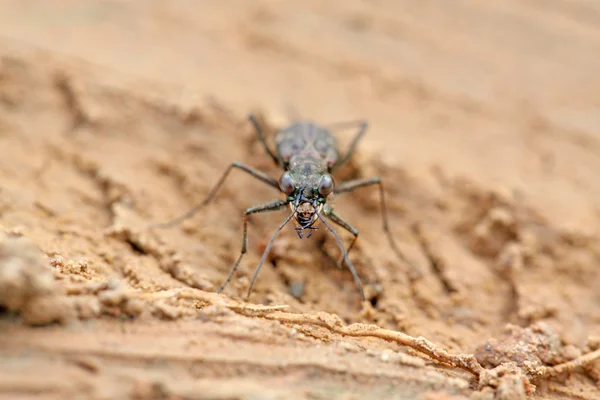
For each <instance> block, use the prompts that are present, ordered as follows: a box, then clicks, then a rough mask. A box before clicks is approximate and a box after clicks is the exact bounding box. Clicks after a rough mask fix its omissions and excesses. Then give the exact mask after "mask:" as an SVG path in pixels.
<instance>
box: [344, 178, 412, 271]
mask: <svg viewBox="0 0 600 400" xmlns="http://www.w3.org/2000/svg"><path fill="white" fill-rule="evenodd" d="M373 185H377V186H378V187H379V203H380V208H381V219H382V222H383V231H384V232H385V235H386V237H387V239H388V242H389V243H390V246H391V247H392V250H393V251H394V253H396V256H397V257H398V258H399V259H400V260H402V261H403V262H404V263H405V264H407V265H408V266H409V267H410V269H411V271H410V273H411V275H412V277H419V276H421V275H422V272H421V270H420V269H419V268H418V267H417V266H415V265H414V264H413V263H412V262H410V261H409V260H408V259H407V258H406V256H405V255H404V253H402V251H401V250H400V248H399V247H398V245H397V244H396V241H395V240H394V237H393V236H392V231H391V230H390V226H389V222H388V212H387V207H386V204H385V194H384V191H383V182H382V181H381V178H379V177H374V178H360V179H353V180H350V181H347V182H342V183H341V184H340V185H338V186H337V187H336V189H335V190H334V193H335V194H341V193H347V192H352V191H354V190H356V189H359V188H363V187H367V186H373Z"/></svg>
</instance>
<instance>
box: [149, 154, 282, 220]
mask: <svg viewBox="0 0 600 400" xmlns="http://www.w3.org/2000/svg"><path fill="white" fill-rule="evenodd" d="M233 168H237V169H240V170H242V171H244V172H246V173H248V174H250V175H252V176H253V177H255V178H256V179H258V180H259V181H261V182H263V183H266V184H267V185H269V186H271V187H273V188H275V189H277V190H279V183H278V181H277V179H275V178H273V177H272V176H269V175H267V174H266V173H264V172H262V171H259V170H257V169H256V168H253V167H250V166H248V165H245V164H242V163H240V162H237V161H235V162H232V163H231V164H230V165H229V167H227V169H226V170H225V172H224V173H223V175H221V178H220V179H219V180H218V181H217V183H216V184H215V186H213V188H212V189H211V190H210V192H209V193H208V195H207V196H206V198H205V199H204V200H203V201H202V203H200V204H198V205H196V206H194V207H192V208H190V209H189V210H188V211H186V212H185V213H184V214H183V215H180V216H179V217H177V218H174V219H172V220H170V221H168V222H164V223H162V224H152V225H150V228H168V227H171V226H174V225H177V224H179V223H180V222H182V221H184V220H186V219H188V218H191V217H192V216H194V214H196V213H197V212H198V211H200V209H202V208H203V207H204V206H206V205H207V204H208V203H210V201H211V200H212V199H213V197H215V195H216V194H217V191H218V190H219V189H220V188H221V186H222V185H223V183H224V182H225V179H227V177H228V176H229V173H230V172H231V170H232V169H233Z"/></svg>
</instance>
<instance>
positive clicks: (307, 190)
mask: <svg viewBox="0 0 600 400" xmlns="http://www.w3.org/2000/svg"><path fill="white" fill-rule="evenodd" d="M250 122H252V124H253V125H254V127H255V129H256V134H257V136H258V139H259V141H260V142H261V143H262V145H263V147H264V148H265V151H266V152H267V153H268V154H269V156H271V158H272V159H273V161H274V162H275V163H276V164H277V165H279V166H281V167H282V168H283V170H284V172H283V174H282V176H281V178H280V179H279V180H277V179H275V178H273V177H271V176H269V175H267V174H265V173H264V172H261V171H259V170H256V169H254V168H252V167H249V166H246V165H244V164H241V163H239V162H234V163H232V164H231V165H230V166H229V168H227V170H226V171H225V173H224V174H223V175H222V176H221V178H220V179H219V181H218V182H217V184H216V185H215V187H214V188H213V189H212V190H211V191H210V193H209V194H208V196H207V198H206V199H205V200H204V201H203V202H202V203H201V204H199V205H197V206H196V207H194V208H192V209H190V210H189V211H188V212H186V213H185V214H184V215H182V216H180V217H178V218H176V219H174V220H172V221H170V222H168V223H166V224H161V225H160V226H163V227H165V226H172V225H175V224H177V223H179V222H180V221H182V220H184V219H186V218H189V217H191V216H192V215H194V214H195V213H196V212H197V211H198V210H199V209H200V208H202V207H204V206H205V205H206V204H208V203H209V202H210V201H211V200H212V198H213V197H214V195H215V194H216V192H217V190H218V189H219V188H220V187H221V185H222V184H223V182H224V181H225V179H226V178H227V176H228V175H229V172H230V171H231V170H232V169H233V168H237V169H241V170H243V171H245V172H247V173H248V174H250V175H252V176H253V177H255V178H256V179H258V180H260V181H262V182H264V183H266V184H267V185H269V186H272V187H274V188H276V189H278V190H280V191H281V192H283V193H284V194H285V195H286V197H285V199H281V200H273V201H270V202H268V203H265V204H261V205H259V206H256V207H251V208H248V209H247V210H246V211H245V212H244V228H243V241H242V249H241V251H240V255H239V257H238V259H237V261H236V262H235V265H234V266H233V268H232V269H231V272H230V274H229V276H228V278H227V280H226V281H225V282H224V283H223V285H222V286H221V287H220V289H219V290H218V292H221V291H222V290H223V289H224V288H225V286H226V285H227V283H229V281H230V280H231V278H232V277H233V275H234V274H235V272H236V270H237V268H238V266H239V264H240V262H241V260H242V257H243V256H244V254H245V253H246V251H247V244H248V239H247V231H248V216H249V215H251V214H256V213H262V212H270V211H276V210H280V209H282V208H284V207H286V206H289V208H290V210H291V214H290V215H289V216H288V217H287V218H286V219H285V221H284V222H283V223H282V224H281V225H280V226H279V227H278V228H277V230H276V232H275V233H274V234H273V236H272V237H271V239H270V241H269V243H268V244H267V247H266V249H265V251H264V253H263V255H262V258H261V260H260V262H259V264H258V266H257V267H256V271H255V273H254V276H253V278H252V282H251V284H250V287H249V289H248V296H249V295H250V292H251V290H252V287H253V285H254V282H255V280H256V277H257V276H258V272H259V271H260V268H261V266H262V265H263V263H264V261H265V260H266V258H267V255H268V253H269V251H270V249H271V246H272V244H273V241H274V240H275V237H276V236H277V235H278V233H279V232H280V231H281V229H283V227H284V226H285V225H286V224H287V223H288V222H289V221H290V220H292V218H294V223H295V225H296V231H297V233H298V236H299V237H300V238H302V237H304V235H303V231H304V230H308V234H307V235H306V236H305V237H307V238H308V237H310V235H311V233H312V230H314V229H317V227H318V225H319V223H320V222H321V223H323V225H324V226H325V227H326V229H327V230H328V231H329V232H331V233H332V235H333V236H334V238H335V240H336V242H337V243H338V246H339V247H340V250H341V252H342V256H341V258H340V260H339V261H338V265H340V266H341V265H342V264H343V263H344V261H345V263H346V264H347V266H348V269H349V270H350V271H351V272H352V275H353V277H354V280H355V282H356V284H357V286H358V288H359V290H360V294H361V297H362V299H363V300H364V299H365V297H364V292H363V288H362V283H361V281H360V278H359V276H358V274H357V273H356V270H355V268H354V265H353V264H352V262H351V261H350V259H349V258H348V252H349V251H350V249H351V248H352V247H353V245H354V243H355V241H356V239H357V238H358V230H356V229H355V228H354V227H352V225H350V224H349V223H348V222H346V221H345V220H344V219H342V218H341V217H340V216H339V215H338V214H337V213H336V212H335V210H334V209H333V208H332V207H330V206H329V205H328V204H327V197H328V195H329V194H331V193H335V194H341V193H345V192H351V191H353V190H355V189H358V188H361V187H366V186H372V185H378V186H379V193H380V203H381V208H382V219H383V229H384V231H385V233H386V235H387V238H388V241H389V242H390V245H391V246H392V248H393V250H394V251H395V253H396V254H397V256H398V257H399V258H400V259H401V260H402V261H403V262H404V263H406V264H407V265H408V266H409V267H410V268H411V269H412V272H413V273H417V274H419V270H418V269H417V268H416V267H414V266H413V264H411V263H410V262H408V260H407V259H406V258H405V257H404V255H403V254H402V253H401V252H400V249H399V248H398V246H397V245H396V243H395V241H394V239H393V237H392V235H391V231H390V230H389V226H388V221H387V210H386V206H385V200H384V191H383V184H382V183H381V180H380V179H379V178H367V179H355V180H351V181H347V182H343V183H341V184H340V185H337V186H336V185H334V182H333V178H332V177H331V175H330V174H331V173H332V172H333V171H334V170H335V169H336V168H337V167H338V166H340V165H342V164H343V163H344V162H346V161H347V160H348V159H349V158H350V156H351V155H352V153H353V152H354V149H355V148H356V145H357V143H358V142H359V140H360V138H361V137H362V135H363V134H364V132H365V131H366V128H367V123H366V122H365V121H361V122H352V123H347V124H346V125H353V126H357V125H358V126H359V131H358V132H357V134H356V135H355V137H354V139H353V140H352V142H351V144H350V147H349V149H348V151H347V152H346V153H345V154H344V155H343V156H341V154H340V152H339V150H338V149H339V148H338V143H337V140H336V138H335V137H334V136H333V134H332V133H331V131H330V130H328V129H326V128H324V127H322V126H319V125H316V124H314V123H312V122H295V123H292V124H291V125H289V126H288V127H286V128H284V129H281V130H280V131H278V132H277V134H276V135H275V151H272V150H271V148H270V147H269V145H268V144H267V141H266V139H265V137H264V133H263V131H262V129H261V127H260V125H259V124H258V121H257V120H256V119H255V117H254V116H252V115H251V116H250ZM324 217H325V218H326V219H328V220H330V221H331V222H333V223H335V224H336V225H338V226H341V227H342V228H344V229H345V230H347V231H349V232H350V233H352V234H353V235H354V239H353V241H352V243H351V244H350V246H349V247H348V250H346V249H345V247H344V245H343V243H342V241H341V239H340V237H339V235H338V234H337V233H336V232H335V231H334V230H333V229H332V227H331V226H330V225H329V223H328V222H327V221H326V219H325V218H324Z"/></svg>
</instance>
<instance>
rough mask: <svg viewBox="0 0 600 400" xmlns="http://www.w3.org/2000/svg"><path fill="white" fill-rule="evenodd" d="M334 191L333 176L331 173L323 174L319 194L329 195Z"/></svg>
mask: <svg viewBox="0 0 600 400" xmlns="http://www.w3.org/2000/svg"><path fill="white" fill-rule="evenodd" d="M331 192H333V178H332V177H331V175H329V174H325V175H323V177H322V178H321V182H320V183H319V194H320V195H321V196H323V197H327V196H329V195H330V194H331Z"/></svg>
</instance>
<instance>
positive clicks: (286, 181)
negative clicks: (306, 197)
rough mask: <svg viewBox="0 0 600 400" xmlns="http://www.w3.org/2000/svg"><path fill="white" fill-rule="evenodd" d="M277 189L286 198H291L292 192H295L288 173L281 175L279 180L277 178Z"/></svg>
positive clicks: (292, 181)
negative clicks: (285, 195)
mask: <svg viewBox="0 0 600 400" xmlns="http://www.w3.org/2000/svg"><path fill="white" fill-rule="evenodd" d="M279 189H281V191H282V192H283V193H285V194H287V195H288V196H291V195H292V194H293V193H294V190H296V186H295V185H294V180H293V179H292V175H290V173H289V172H284V173H283V175H281V178H279Z"/></svg>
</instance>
